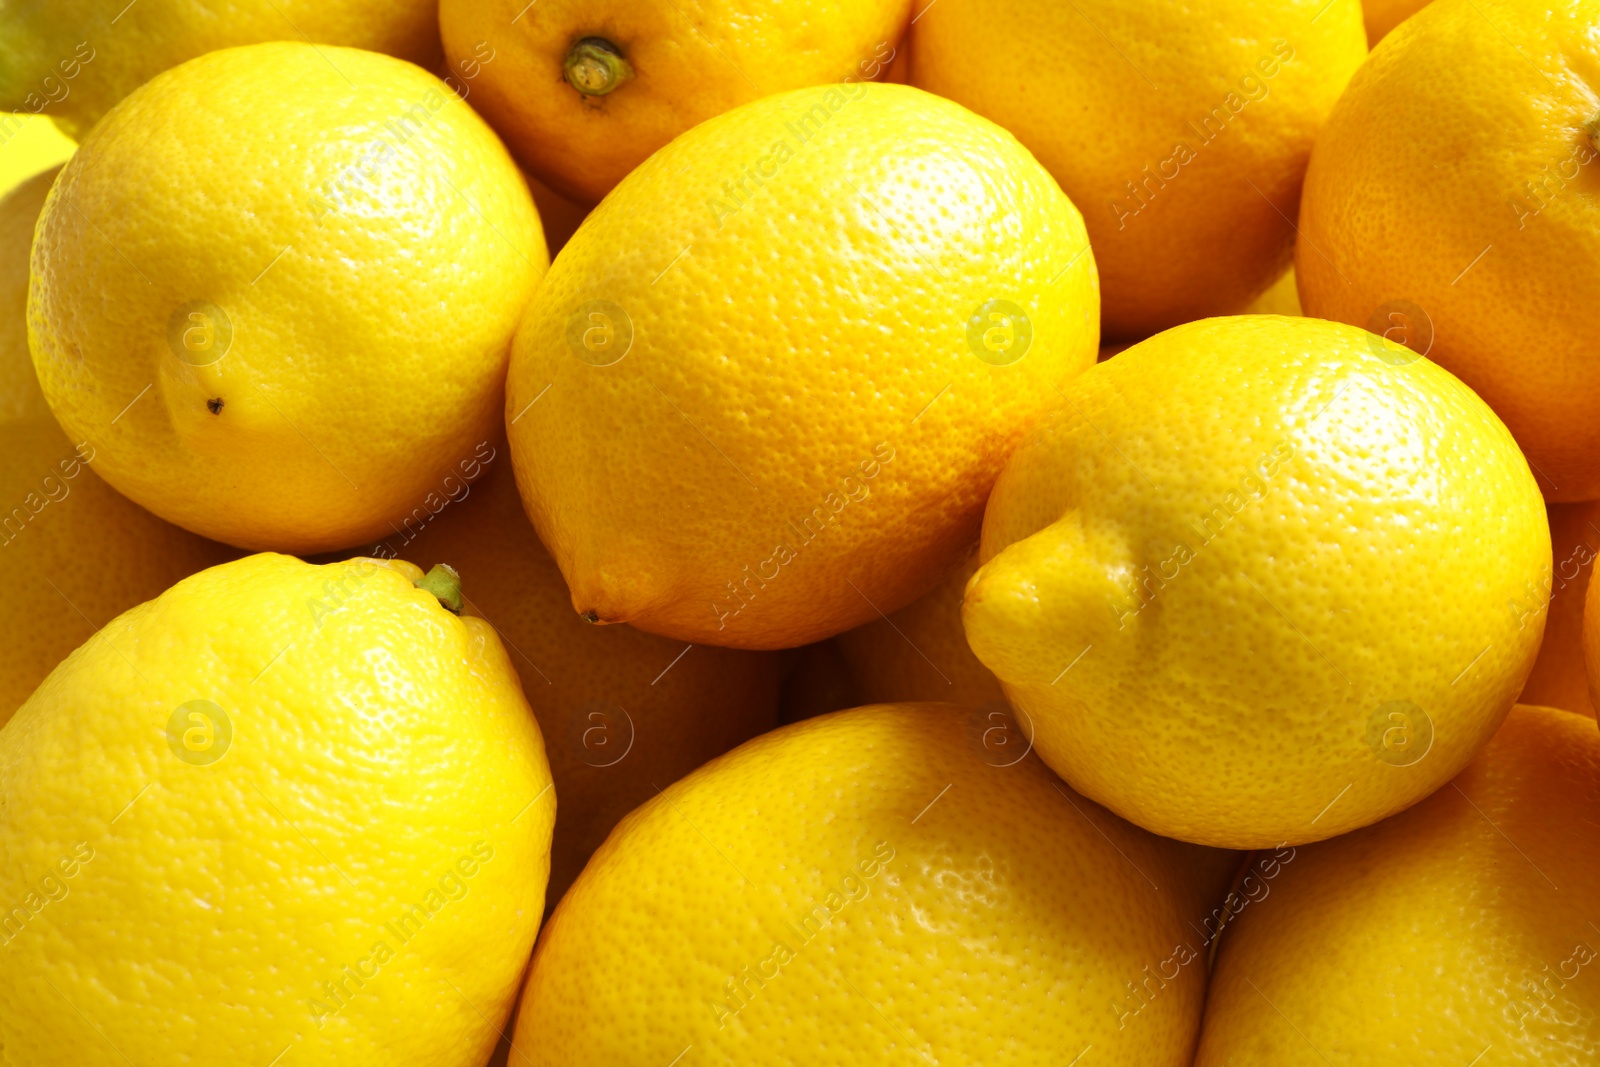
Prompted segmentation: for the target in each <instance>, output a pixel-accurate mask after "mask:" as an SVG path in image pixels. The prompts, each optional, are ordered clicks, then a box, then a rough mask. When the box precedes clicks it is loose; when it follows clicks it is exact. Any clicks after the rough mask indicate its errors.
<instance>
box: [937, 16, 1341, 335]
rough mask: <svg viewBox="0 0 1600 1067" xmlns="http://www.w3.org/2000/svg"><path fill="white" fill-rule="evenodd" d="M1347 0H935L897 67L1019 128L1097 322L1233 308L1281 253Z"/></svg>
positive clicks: (1330, 95) (1282, 260) (1333, 88)
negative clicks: (1085, 280)
mask: <svg viewBox="0 0 1600 1067" xmlns="http://www.w3.org/2000/svg"><path fill="white" fill-rule="evenodd" d="M1366 51H1367V47H1366V37H1365V33H1364V31H1363V30H1362V26H1361V6H1360V4H1359V3H1358V0H1197V2H1194V3H1187V4H1183V5H1174V4H1171V3H1169V2H1168V0H1077V2H1074V3H1065V4H1064V3H1059V2H1057V0H940V2H939V3H936V4H929V5H927V7H926V8H925V9H923V11H922V14H921V15H920V16H919V17H918V18H917V21H916V23H915V25H914V26H913V28H912V34H911V81H912V84H913V85H918V86H921V87H922V88H924V89H929V90H932V91H933V92H936V93H939V94H940V95H942V96H948V97H949V98H950V99H952V100H955V101H958V102H960V103H962V104H965V105H966V106H967V107H970V108H972V110H974V111H976V112H977V113H978V114H980V115H984V116H986V117H988V118H991V119H993V120H995V121H996V122H998V123H1000V125H1002V126H1004V127H1005V128H1006V129H1008V130H1010V131H1012V132H1013V133H1015V134H1016V135H1017V138H1018V140H1020V141H1021V142H1022V143H1023V144H1025V145H1027V146H1028V148H1029V149H1030V150H1032V152H1033V153H1034V154H1035V155H1036V156H1038V157H1039V161H1040V162H1041V163H1043V164H1044V165H1045V166H1046V167H1047V168H1049V170H1050V173H1051V174H1054V175H1055V177H1056V180H1057V181H1059V182H1060V183H1061V188H1063V189H1064V190H1066V193H1067V195H1068V196H1070V197H1071V198H1072V202H1073V203H1075V204H1077V205H1078V208H1079V209H1080V210H1081V211H1082V212H1083V217H1084V221H1085V223H1087V225H1088V227H1089V238H1090V241H1091V242H1092V243H1093V245H1094V256H1095V261H1096V263H1097V264H1098V265H1099V268H1100V281H1101V284H1102V285H1103V286H1104V288H1105V304H1104V307H1103V309H1102V311H1101V315H1102V316H1103V320H1104V322H1103V325H1104V329H1105V333H1106V335H1107V336H1108V337H1110V338H1113V339H1116V340H1138V339H1140V338H1144V337H1148V336H1150V335H1151V334H1153V333H1155V332H1157V331H1158V330H1163V329H1166V328H1167V327H1169V326H1175V325H1177V324H1178V323H1181V322H1188V321H1189V320H1191V319H1198V318H1201V317H1203V316H1206V315H1223V314H1233V313H1236V312H1240V311H1243V310H1244V309H1245V307H1246V306H1247V305H1248V304H1249V303H1250V302H1251V300H1253V299H1254V298H1255V297H1256V296H1258V295H1259V294H1260V293H1262V292H1263V291H1264V290H1266V289H1267V287H1268V286H1270V285H1271V284H1272V282H1273V279H1275V278H1277V277H1278V276H1279V275H1280V274H1281V273H1282V272H1283V269H1284V268H1285V267H1286V266H1288V264H1289V259H1290V254H1291V250H1292V248H1293V245H1294V227H1293V219H1294V217H1295V210H1296V207H1297V205H1298V204H1299V197H1300V180H1301V176H1302V175H1303V174H1304V173H1305V167H1306V160H1307V158H1308V157H1309V156H1310V153H1311V144H1312V141H1313V140H1314V139H1315V138H1316V136H1317V132H1318V130H1319V129H1320V128H1321V126H1322V123H1323V121H1324V120H1325V119H1326V118H1327V116H1328V113H1329V111H1330V110H1331V109H1332V108H1333V103H1334V101H1335V100H1337V99H1338V97H1339V93H1340V91H1341V90H1343V89H1344V86H1345V83H1346V82H1347V81H1349V79H1350V76H1351V75H1352V74H1353V73H1355V70H1356V68H1357V67H1358V66H1360V64H1361V61H1362V59H1363V58H1364V57H1365V56H1366Z"/></svg>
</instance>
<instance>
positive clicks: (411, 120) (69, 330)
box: [28, 43, 546, 552]
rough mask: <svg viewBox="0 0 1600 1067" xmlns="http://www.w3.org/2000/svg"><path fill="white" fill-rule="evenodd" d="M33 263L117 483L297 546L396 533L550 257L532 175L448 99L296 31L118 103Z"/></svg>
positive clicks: (252, 535)
mask: <svg viewBox="0 0 1600 1067" xmlns="http://www.w3.org/2000/svg"><path fill="white" fill-rule="evenodd" d="M263 139H265V141H266V143H269V144H273V145H275V146H276V148H275V150H274V151H272V152H271V153H269V154H267V155H266V156H265V160H266V162H265V165H264V166H263V165H262V161H263V158H264V157H263V152H262V147H261V146H262V143H263ZM117 250H120V252H121V254H118V252H117ZM33 255H34V259H33V283H32V291H31V295H30V297H29V305H28V316H29V323H28V329H29V337H30V343H31V345H32V348H33V356H34V365H35V367H36V369H37V370H38V372H39V379H40V383H41V385H42V386H43V388H44V392H45V396H46V398H47V399H48V400H49V401H50V406H51V409H52V410H53V411H54V412H55V414H56V417H57V418H58V419H59V420H60V421H61V423H62V425H63V426H64V427H66V428H67V430H68V433H69V435H72V436H74V437H76V438H77V439H80V440H87V441H90V442H91V443H92V444H93V445H94V446H95V448H96V450H97V451H98V452H99V453H100V454H101V456H102V459H101V461H100V467H99V468H98V469H99V470H100V471H101V473H102V474H103V476H104V477H105V479H106V480H107V481H109V482H110V483H111V484H112V485H113V486H115V487H116V488H117V489H118V490H119V491H121V492H123V493H125V494H127V495H128V496H129V497H131V498H132V499H134V500H135V501H137V502H138V503H140V504H142V505H143V506H145V507H147V508H149V509H150V510H151V511H153V512H155V513H156V514H158V515H160V516H162V517H163V518H165V519H167V520H168V521H170V522H174V523H177V524H178V525H180V526H183V527H186V528H187V529H190V530H194V531H195V532H197V533H201V534H204V535H205V536H208V537H212V538H215V539H217V540H220V541H226V542H228V543H230V544H235V545H239V546H240V547H243V548H270V549H277V550H284V551H295V552H319V551H325V550H330V549H338V548H348V547H350V546H352V545H355V544H359V543H361V542H363V541H371V540H375V539H376V538H378V537H379V536H382V535H385V534H387V533H388V532H389V531H390V530H391V529H392V525H391V524H395V523H398V522H399V521H400V520H401V519H402V517H403V516H405V515H406V514H408V513H409V512H410V511H411V509H412V508H413V507H415V506H416V505H417V504H418V503H420V502H421V501H422V499H423V498H424V497H425V496H426V494H427V493H428V492H429V491H431V490H432V489H433V488H434V486H435V483H436V482H437V481H438V479H439V478H440V477H441V476H442V475H443V474H445V473H446V472H448V471H449V470H450V469H451V468H452V466H453V465H454V464H455V463H456V462H457V461H458V460H459V459H461V458H462V457H465V456H467V455H469V454H471V452H472V449H473V448H474V446H475V445H476V444H477V443H478V442H480V441H483V440H485V439H486V438H488V437H491V436H493V435H494V434H495V433H496V432H497V427H498V424H499V419H500V414H499V412H500V406H501V403H502V392H501V389H502V385H501V381H502V376H503V374H504V370H505V365H506V360H507V358H508V355H509V349H510V342H511V333H512V330H513V329H514V327H515V323H516V318H517V316H518V315H519V314H520V313H521V310H522V306H523V304H524V303H525V301H526V300H527V298H528V295H529V294H530V293H531V292H532V289H533V286H534V284H535V283H536V282H537V280H538V278H539V276H540V275H541V274H542V273H543V272H544V268H545V263H546V259H545V249H544V238H543V236H542V234H541V233H540V230H539V219H538V215H537V213H536V212H535V210H534V206H533V201H532V199H531V198H530V196H529V193H528V187H527V183H526V182H525V181H524V180H523V178H522V175H521V173H520V172H519V171H518V170H517V169H516V166H515V165H514V164H513V163H512V161H511V158H510V156H508V155H507V154H506V151H505V148H504V146H502V145H501V143H500V141H499V139H498V138H497V137H496V136H495V134H494V132H493V131H492V130H491V129H489V127H488V126H487V125H485V124H484V122H483V121H482V120H481V119H479V118H478V117H477V116H476V115H475V114H474V113H473V112H472V111H471V109H470V108H468V107H467V105H466V104H465V103H463V102H462V101H461V100H460V99H458V98H457V97H456V96H455V95H454V94H453V93H452V92H451V90H450V89H448V88H447V87H446V86H445V85H444V84H443V83H442V82H440V81H439V80H438V79H436V78H434V77H433V76H432V75H429V74H427V73H425V72H423V71H421V70H419V69H417V68H416V67H413V66H411V65H410V64H407V63H403V62H401V61H400V60H397V59H392V58H389V57H387V56H380V55H377V54H375V53H371V52H361V51H357V50H354V49H339V48H330V47H320V48H314V47H312V46H310V45H307V44H301V43H293V44H261V45H252V46H249V47H245V48H238V49H226V50H224V51H220V52H211V53H209V54H207V55H205V56H202V57H200V58H199V59H195V60H191V61H190V62H188V63H186V64H184V65H183V66H180V67H177V68H174V69H173V70H170V71H167V72H166V73H164V74H161V75H158V76H157V77H156V78H155V79H153V80H152V81H150V82H148V83H147V84H145V85H144V86H142V87H141V88H140V89H139V90H138V91H137V92H135V93H134V94H133V95H132V96H130V97H129V98H128V99H127V100H125V101H123V103H122V104H121V105H119V106H118V107H117V108H116V110H115V111H114V112H113V113H112V114H111V115H109V116H107V118H106V119H105V121H103V122H102V123H100V124H99V125H98V126H96V127H95V129H94V131H93V132H92V133H91V134H90V135H89V136H88V138H87V139H86V140H85V141H84V144H83V146H82V147H81V148H79V150H78V153H77V155H75V156H74V157H73V159H72V162H70V163H69V164H68V165H67V167H66V169H65V170H64V171H62V174H61V177H60V178H58V179H57V181H56V186H55V189H54V190H53V191H52V194H51V197H50V199H49V200H48V201H47V202H46V204H45V209H44V217H43V219H42V220H41V222H40V228H39V235H38V239H37V240H36V242H35V246H34V253H33Z"/></svg>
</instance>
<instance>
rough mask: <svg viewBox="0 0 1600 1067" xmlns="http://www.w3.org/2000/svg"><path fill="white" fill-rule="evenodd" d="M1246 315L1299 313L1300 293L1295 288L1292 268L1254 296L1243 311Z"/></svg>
mask: <svg viewBox="0 0 1600 1067" xmlns="http://www.w3.org/2000/svg"><path fill="white" fill-rule="evenodd" d="M1245 313H1246V314H1248V315H1300V314H1302V312H1301V310H1300V294H1299V292H1297V291H1296V289H1295V282H1294V268H1293V267H1290V268H1289V269H1288V270H1286V271H1284V272H1283V276H1282V277H1281V278H1279V279H1278V280H1277V281H1275V282H1273V283H1272V288H1270V289H1268V290H1267V291H1266V292H1264V293H1262V294H1261V295H1260V296H1258V297H1256V298H1255V300H1254V301H1252V302H1251V304H1250V306H1249V308H1247V309H1246V311H1245Z"/></svg>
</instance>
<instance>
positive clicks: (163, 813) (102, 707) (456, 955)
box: [0, 554, 555, 1067]
mask: <svg viewBox="0 0 1600 1067" xmlns="http://www.w3.org/2000/svg"><path fill="white" fill-rule="evenodd" d="M420 578H422V572H421V571H420V570H419V569H418V568H416V567H414V566H412V565H411V564H409V563H402V562H390V561H378V560H353V561H350V562H347V563H338V564H332V565H329V566H326V567H313V566H311V565H309V564H306V563H302V562H300V561H299V560H295V559H290V558H288V557H284V556H277V555H270V554H266V555H258V556H251V557H248V558H246V559H243V560H239V561H238V562H235V563H227V564H223V565H222V566H220V567H214V568H212V569H211V570H208V571H204V572H202V573H201V574H198V575H195V576H194V577H191V578H189V579H186V580H185V581H182V582H180V583H178V584H177V585H175V586H173V587H172V588H171V589H169V590H168V591H167V592H166V593H164V594H162V595H161V596H160V597H158V598H157V599H155V600H153V601H149V602H147V603H145V604H142V605H140V606H139V607H137V608H134V609H133V610H131V611H129V612H127V613H125V614H123V615H122V616H120V617H119V618H117V619H116V620H115V621H113V622H112V623H110V624H109V625H108V626H107V627H105V628H104V629H103V630H101V631H100V633H99V635H98V636H96V637H95V638H94V639H93V640H91V641H90V642H89V643H88V644H85V645H84V646H83V647H82V648H80V649H79V650H78V651H76V652H75V653H73V654H72V656H71V657H69V658H68V659H67V660H66V661H65V662H64V663H62V665H61V666H60V667H58V668H57V669H56V670H55V671H54V672H53V673H52V674H51V675H50V677H49V678H47V679H46V680H45V682H44V684H43V685H41V686H40V687H39V689H38V690H37V691H36V692H35V693H34V694H33V696H32V697H30V698H29V700H28V702H27V703H26V704H24V705H23V706H22V708H21V709H20V710H19V711H18V712H17V714H16V717H15V718H13V719H12V720H11V722H10V723H8V724H7V725H6V727H5V728H4V729H3V730H0V854H3V855H4V857H5V862H4V864H3V865H0V907H4V908H5V912H4V918H3V919H0V935H3V938H0V939H3V941H4V946H3V948H0V952H4V954H5V956H4V958H5V960H6V964H5V966H4V967H3V968H0V1001H3V1002H4V1003H5V1005H6V1009H7V1010H6V1012H5V1014H4V1015H3V1016H0V1042H3V1045H4V1048H5V1055H6V1057H7V1058H8V1062H12V1063H50V1062H70V1063H82V1064H96V1065H98V1064H107V1065H109V1064H116V1063H124V1064H125V1063H129V1062H133V1063H151V1064H155V1063H162V1064H177V1063H230V1064H246V1063H254V1064H268V1063H271V1062H272V1061H273V1060H274V1058H275V1057H276V1058H280V1062H290V1063H312V1064H332V1063H340V1064H353V1065H361V1067H366V1065H374V1067H375V1065H378V1064H395V1063H406V1064H418V1065H421V1064H428V1065H436V1067H443V1065H459V1067H476V1065H477V1064H481V1063H483V1062H484V1061H485V1060H486V1059H487V1058H488V1056H489V1052H490V1049H491V1048H492V1047H493V1045H494V1041H495V1037H496V1034H497V1030H498V1027H499V1024H500V1021H501V1020H503V1019H504V1018H505V1017H506V1014H507V1012H509V1011H510V1008H511V1004H512V1000H513V998H514V997H515V995H516V991H517V985H518V982H519V981H520V979H521V976H522V971H523V966H524V964H525V962H526V960H527V957H528V952H529V950H530V949H531V947H532V945H533V938H534V933H535V931H536V930H537V928H538V925H539V916H540V912H541V908H542V905H543V890H544V884H545V876H546V873H547V871H548V869H549V868H548V863H549V845H550V828H551V823H552V821H553V819H554V815H555V798H554V794H553V793H552V792H551V788H550V774H549V769H548V767H547V766H546V763H545V757H544V751H543V746H542V744H541V742H540V736H539V728H538V725H537V724H536V723H535V722H534V718H533V716H532V714H531V713H530V712H529V709H528V704H527V701H525V700H524V699H523V697H522V692H521V689H520V688H519V687H518V685H517V676H516V673H515V672H514V671H513V670H512V668H511V664H510V662H509V661H508V660H507V658H506V653H505V650H504V649H503V648H502V646H501V644H500V641H499V640H498V639H497V638H496V637H495V635H494V631H493V630H492V629H491V628H490V627H489V626H488V625H487V624H485V623H484V622H483V621H482V620H479V619H471V618H464V619H457V618H456V617H455V616H453V615H451V614H450V613H449V612H448V611H446V610H445V608H444V607H443V606H441V601H440V600H439V599H437V598H436V596H435V595H434V593H432V592H429V591H425V590H423V589H420V588H417V587H416V584H415V583H416V582H417V580H418V579H420ZM157 990H159V993H158V992H156V991H157ZM86 1019H88V1020H93V1022H92V1024H91V1025H85V1020H86Z"/></svg>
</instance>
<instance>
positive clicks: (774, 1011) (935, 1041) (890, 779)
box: [509, 704, 1238, 1067]
mask: <svg viewBox="0 0 1600 1067" xmlns="http://www.w3.org/2000/svg"><path fill="white" fill-rule="evenodd" d="M972 726H973V723H972V721H971V710H970V709H965V708H959V707H956V706H953V705H949V704H900V705H878V706H874V707H867V708H859V709H855V710H852V711H845V712H839V713H837V714H833V715H826V716H823V717H822V718H818V719H811V720H808V721H806V722H803V723H797V724H796V725H794V726H788V727H785V728H783V729H781V730H778V731H777V732H775V733H771V734H767V735H766V736H764V737H761V738H758V739H756V740H755V741H752V742H750V743H749V744H746V745H744V746H743V747H741V748H739V749H737V750H735V751H734V752H732V753H730V754H729V755H726V756H723V757H722V758H720V759H718V760H717V761H716V762H714V763H712V764H710V765H708V766H706V767H704V768H702V769H701V770H699V771H697V772H696V773H694V774H692V775H690V776H689V777H688V778H686V779H684V780H683V781H681V782H679V783H678V784H676V785H674V786H672V787H671V788H669V789H667V790H666V791H665V792H663V794H662V795H661V796H660V797H658V798H656V799H655V800H652V801H650V802H649V803H647V804H646V805H645V806H644V807H642V808H640V809H639V810H638V811H636V812H634V813H633V814H632V815H630V816H629V817H628V818H627V819H625V820H624V821H623V822H622V824H621V825H620V826H619V827H618V828H617V830H616V831H615V832H614V833H613V834H612V835H611V837H610V838H609V839H607V841H606V843H605V845H603V846H602V847H601V849H600V851H599V852H598V853H596V854H595V857H594V859H593V861H591V863H590V865H589V867H588V868H587V869H586V870H585V871H584V873H583V875H582V876H581V877H580V878H579V879H578V882H577V884H576V885H574V886H573V888H572V891H571V892H570V893H568V894H567V897H566V899H565V900H563V901H562V902H561V905H560V906H559V907H558V908H557V909H556V913H555V915H554V916H553V917H552V918H551V920H550V923H549V926H548V927H547V928H546V931H545V933H544V936H543V937H542V938H541V939H540V942H539V948H538V951H537V952H536V953H535V955H534V961H533V967H532V969H531V970H530V972H529V976H528V985H527V987H526V989H525V991H524V993H523V998H522V1005H521V1007H520V1009H519V1012H518V1017H517V1028H516V1032H515V1035H514V1044H513V1051H512V1055H511V1058H510V1061H509V1062H511V1063H529V1064H537V1065H538V1067H563V1065H581V1064H598V1063H603V1064H607V1065H608V1067H628V1065H635V1064H637V1065H639V1067H647V1065H648V1067H661V1065H664V1064H668V1063H671V1062H672V1060H673V1059H674V1057H678V1058H680V1059H681V1060H682V1061H683V1062H691V1058H692V1062H699V1063H738V1064H747V1065H749V1067H766V1065H773V1067H776V1065H779V1064H784V1065H787V1064H794V1063H821V1062H826V1063H830V1064H841V1065H857V1064H861V1065H865V1064H872V1065H878V1064H885V1063H913V1062H924V1061H927V1062H934V1063H983V1064H989V1065H996V1067H998V1065H1006V1064H1017V1065H1024V1064H1025V1065H1029V1067H1033V1065H1037V1064H1042V1063H1060V1064H1067V1063H1070V1062H1071V1061H1072V1059H1073V1057H1075V1056H1077V1057H1081V1058H1082V1059H1083V1060H1084V1061H1085V1062H1096V1063H1101V1064H1106V1065H1119V1067H1132V1065H1135V1064H1137V1065H1139V1067H1167V1065H1170V1067H1187V1065H1188V1063H1189V1059H1190V1056H1191V1054H1192V1052H1193V1048H1194V1039H1195V1032H1196V1027H1197V1025H1198V1023H1199V1017H1200V1006H1201V1001H1202V999H1203V996H1204V992H1205V981H1206V973H1205V967H1206V964H1205V959H1204V956H1203V954H1202V953H1203V949H1202V947H1201V939H1202V934H1201V931H1203V930H1206V929H1207V925H1206V924H1207V922H1208V920H1210V919H1211V917H1212V911H1211V909H1212V908H1213V905H1215V904H1217V902H1218V901H1219V900H1220V899H1221V897H1222V893H1223V890H1224V888H1225V887H1226V886H1227V884H1228V879H1229V877H1230V876H1231V875H1232V873H1233V870H1234V868H1235V867H1236V866H1237V865H1238V857H1237V856H1236V855H1234V854H1232V853H1228V852H1222V851H1217V850H1212V849H1205V848H1197V847H1194V846H1190V845H1184V844H1180V843H1178V842H1175V841H1168V840H1163V839H1161V838H1158V837H1155V836H1154V835H1151V834H1147V833H1145V832H1144V831H1142V830H1139V829H1138V828H1137V827H1134V826H1130V825H1129V824H1128V823H1126V822H1124V821H1122V820H1121V819H1118V818H1117V817H1116V816H1114V815H1111V814H1110V813H1108V812H1106V811H1105V810H1103V809H1102V808H1100V807H1098V806H1096V805H1095V804H1093V803H1091V802H1089V801H1088V800H1085V799H1084V798H1082V797H1080V796H1078V795H1076V794H1074V793H1072V792H1071V791H1070V790H1068V789H1066V788H1065V787H1064V786H1062V785H1061V783H1060V782H1059V781H1058V780H1057V779H1056V778H1055V776H1054V775H1052V774H1051V773H1050V772H1049V771H1048V770H1047V769H1046V768H1045V767H1044V766H1043V765H1042V764H1041V763H1040V762H1039V761H1038V760H1037V759H1033V758H1020V759H1017V760H1016V761H1015V762H1011V763H1010V764H1008V765H1002V764H997V763H994V762H991V761H990V760H989V759H988V758H986V757H987V755H988V753H986V752H985V750H984V749H983V748H982V746H981V745H980V744H978V743H977V742H976V740H975V738H974V736H973V734H972V732H971V731H972ZM1019 815H1020V816H1021V817H1019ZM1191 924H1192V925H1191ZM1163 975H1164V976H1165V977H1162V976H1163ZM524 1057H525V1058H524ZM1091 1057H1092V1059H1091Z"/></svg>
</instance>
